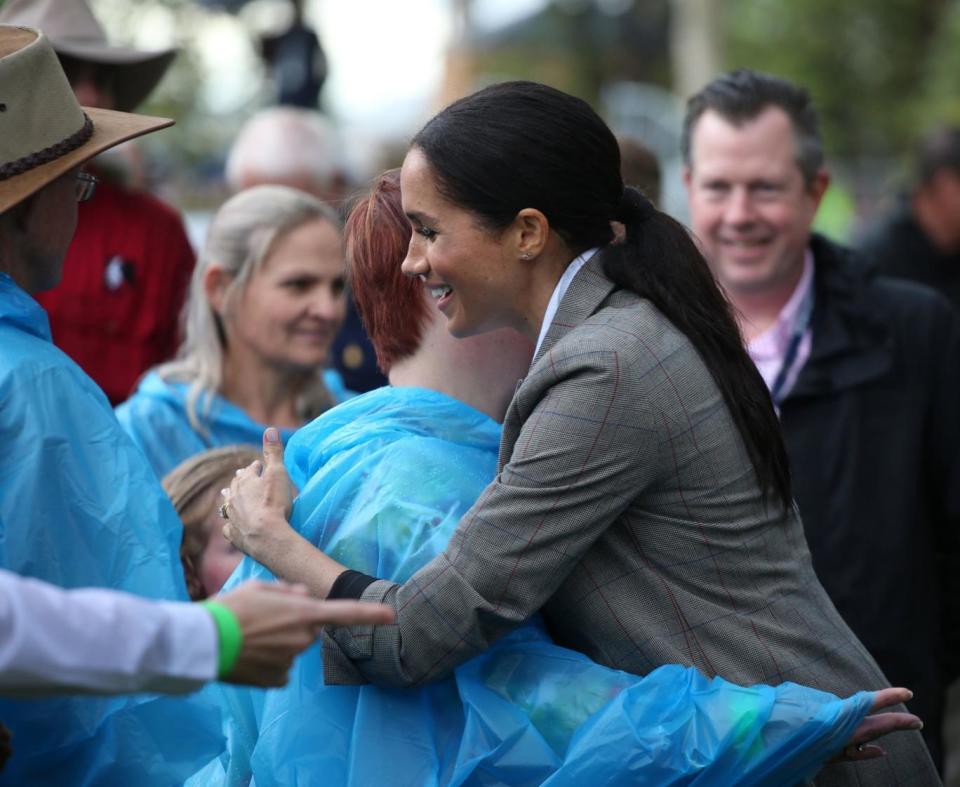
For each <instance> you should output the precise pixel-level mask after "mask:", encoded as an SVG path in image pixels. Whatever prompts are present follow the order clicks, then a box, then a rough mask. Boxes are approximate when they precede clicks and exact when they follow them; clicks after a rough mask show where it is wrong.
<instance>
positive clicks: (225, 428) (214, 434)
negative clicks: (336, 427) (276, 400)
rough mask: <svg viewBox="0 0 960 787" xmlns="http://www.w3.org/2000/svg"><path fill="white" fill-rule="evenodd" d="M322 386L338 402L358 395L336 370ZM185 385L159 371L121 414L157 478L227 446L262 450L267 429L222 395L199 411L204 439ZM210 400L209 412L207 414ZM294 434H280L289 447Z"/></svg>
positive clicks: (145, 381) (119, 410) (288, 431)
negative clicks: (190, 409) (193, 421)
mask: <svg viewBox="0 0 960 787" xmlns="http://www.w3.org/2000/svg"><path fill="white" fill-rule="evenodd" d="M323 381H324V383H325V384H326V386H327V389H328V390H329V391H330V395H331V396H332V397H333V401H334V402H337V403H339V402H343V401H346V400H347V399H349V398H351V397H353V396H356V394H355V393H354V392H353V391H350V390H348V389H347V388H346V386H345V385H344V384H343V378H342V377H341V376H340V373H339V372H337V371H336V370H335V369H327V370H326V371H324V373H323ZM189 388H190V386H189V385H188V384H186V383H173V382H167V381H165V380H163V379H162V378H161V377H160V375H158V374H156V373H155V372H150V373H149V374H147V375H146V376H145V377H144V378H143V380H141V381H140V385H139V386H138V387H137V390H136V391H135V392H134V394H133V396H131V397H130V398H129V399H128V400H127V401H126V402H124V403H123V404H121V405H119V406H118V407H117V409H116V413H117V420H119V421H120V425H121V426H122V427H123V428H124V431H126V433H127V434H128V435H130V438H131V439H132V440H133V442H134V443H136V444H137V446H138V447H139V448H140V450H141V451H143V454H144V456H146V457H147V460H148V461H149V462H150V466H151V467H152V468H153V472H154V473H156V474H157V478H163V477H164V476H165V475H166V474H167V473H169V472H170V471H171V470H173V468H175V467H176V466H177V465H178V464H180V463H181V462H182V461H183V460H184V459H188V458H189V457H191V456H194V455H196V454H199V453H201V452H203V451H207V450H209V449H211V448H219V447H220V446H226V445H253V446H256V447H257V448H259V447H260V445H261V443H262V441H263V430H264V429H266V428H267V427H266V425H264V424H260V423H257V422H256V421H254V420H253V419H252V418H250V416H248V415H247V414H246V413H245V412H244V411H243V410H242V409H240V408H239V407H237V406H236V405H235V404H233V403H231V402H229V401H227V400H226V399H224V398H223V397H222V396H212V397H205V398H204V399H203V400H202V403H201V405H200V407H199V409H200V411H201V413H206V414H205V415H204V417H203V418H202V423H203V425H204V427H205V429H206V433H205V434H201V433H200V432H198V431H197V430H196V429H194V428H193V426H192V425H191V424H190V418H189V417H188V415H187V391H188V390H189ZM208 401H209V403H210V410H209V413H207V411H206V410H205V408H206V404H207V402H208ZM293 432H294V430H293V429H282V430H280V439H281V440H283V442H284V443H286V442H287V440H288V439H289V438H290V435H292V434H293Z"/></svg>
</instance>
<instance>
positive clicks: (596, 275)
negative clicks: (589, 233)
mask: <svg viewBox="0 0 960 787" xmlns="http://www.w3.org/2000/svg"><path fill="white" fill-rule="evenodd" d="M615 287H616V285H615V284H614V283H613V282H612V281H610V279H608V278H607V277H606V275H604V272H603V251H602V250H601V251H599V252H597V253H596V254H594V255H593V257H591V258H590V260H588V261H587V264H586V265H584V266H583V267H582V268H581V269H580V271H579V272H578V273H577V275H576V276H574V277H573V281H572V282H570V287H569V288H568V289H567V291H566V293H565V294H564V296H563V299H562V300H561V301H560V306H559V308H558V309H557V313H556V314H555V315H554V317H553V322H551V323H550V328H549V329H548V330H547V335H546V336H544V337H543V344H541V345H540V349H539V350H538V351H537V354H536V356H535V357H534V359H533V363H531V364H530V368H531V369H533V367H534V366H536V365H537V362H538V361H539V360H540V359H541V358H543V357H544V355H546V354H547V353H548V352H550V350H551V348H552V347H553V346H554V345H555V344H556V343H557V342H558V341H560V340H561V339H562V338H563V337H564V336H566V335H567V334H568V333H569V332H570V331H571V330H573V329H574V328H576V327H577V326H578V325H579V324H580V323H582V322H583V321H584V320H586V319H587V317H589V316H590V315H591V314H593V313H594V312H595V311H596V310H597V308H598V307H599V306H600V304H601V303H603V301H604V300H605V299H606V297H607V296H608V295H609V294H610V293H611V292H612V291H613V289H614V288H615Z"/></svg>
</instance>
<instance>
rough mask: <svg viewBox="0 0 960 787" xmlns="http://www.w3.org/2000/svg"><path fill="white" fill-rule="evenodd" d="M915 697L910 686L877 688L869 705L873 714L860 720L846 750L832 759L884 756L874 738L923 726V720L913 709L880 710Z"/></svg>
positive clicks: (855, 759)
mask: <svg viewBox="0 0 960 787" xmlns="http://www.w3.org/2000/svg"><path fill="white" fill-rule="evenodd" d="M912 698H913V692H911V691H909V690H907V689H900V688H895V689H882V690H881V691H875V692H874V693H873V707H871V709H870V713H871V715H870V716H867V717H866V718H865V719H864V720H863V721H862V722H860V726H858V727H857V728H856V729H855V730H854V731H853V735H851V736H850V740H848V741H847V745H846V746H845V747H844V749H843V751H842V752H841V753H840V754H838V755H837V756H836V757H834V758H833V759H832V760H829V762H830V763H835V762H856V761H858V760H872V759H874V758H876V757H883V756H884V755H885V754H886V752H885V751H884V750H883V748H882V747H880V746H878V745H876V744H874V743H871V741H875V740H876V739H877V738H879V737H881V736H883V735H889V734H890V733H892V732H904V731H906V730H919V729H921V728H922V727H923V722H921V721H920V718H919V717H918V716H914V715H913V714H912V713H904V712H900V711H891V712H887V713H878V711H882V710H883V709H884V708H890V707H892V706H894V705H900V704H902V703H904V702H907V701H909V700H911V699H912ZM873 714H876V715H873Z"/></svg>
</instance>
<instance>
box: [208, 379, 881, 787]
mask: <svg viewBox="0 0 960 787" xmlns="http://www.w3.org/2000/svg"><path fill="white" fill-rule="evenodd" d="M499 436H500V431H499V427H498V426H497V424H495V423H494V422H493V421H491V420H490V419H489V418H487V417H486V416H484V415H482V414H480V413H478V412H476V411H475V410H472V409H471V408H469V407H467V406H465V405H463V404H461V403H460V402H457V401H455V400H453V399H450V398H448V397H446V396H443V395H441V394H439V393H435V392H433V391H427V390H422V389H410V388H406V389H404V388H400V389H387V388H385V389H380V390H377V391H373V392H371V393H369V394H365V395H363V396H361V397H359V398H357V399H353V400H352V401H350V402H348V403H346V404H343V405H340V406H339V407H336V408H334V409H333V410H331V411H329V412H327V413H325V414H324V415H323V416H321V417H320V418H318V419H317V420H316V421H314V422H313V423H311V424H309V425H308V426H306V427H304V428H303V429H301V430H300V431H299V432H297V433H296V435H294V437H293V438H292V439H291V441H290V443H289V446H288V448H287V454H286V457H287V466H288V469H289V471H290V474H291V477H292V479H293V481H294V483H296V484H297V485H298V486H299V487H300V488H301V489H302V492H301V494H300V496H299V498H298V499H297V500H296V502H295V504H294V508H293V512H292V516H291V521H292V524H293V526H294V527H295V528H296V529H297V530H298V531H299V532H300V533H302V534H303V535H304V536H305V537H306V538H307V539H309V540H310V541H311V542H313V543H314V544H317V545H319V546H320V547H321V548H323V549H324V550H325V551H326V552H327V553H328V554H330V555H331V556H332V557H334V558H335V559H337V560H339V561H341V562H343V563H344V564H346V565H348V566H350V567H352V568H354V569H357V570H360V571H364V572H366V573H369V574H373V575H376V576H380V577H389V578H390V579H393V580H395V581H399V582H402V581H403V580H405V579H407V578H408V577H409V576H411V575H412V574H413V573H414V572H415V571H416V570H417V569H418V568H420V567H421V566H422V565H423V564H424V563H425V562H426V561H428V560H430V559H431V558H432V557H434V556H435V555H436V554H437V553H438V552H439V551H441V550H442V549H443V548H444V546H445V545H446V543H447V541H448V539H449V538H450V535H451V533H452V532H453V530H454V528H455V527H456V524H457V521H458V520H459V518H460V516H461V515H462V514H463V513H464V512H465V511H466V510H467V508H469V506H470V505H471V503H472V502H473V501H474V500H475V499H476V497H477V496H478V495H479V493H480V491H481V490H482V489H483V487H484V486H485V485H486V483H487V481H488V480H489V479H490V478H492V477H493V475H494V472H495V470H496V455H497V446H498V442H499ZM249 578H260V579H269V578H270V574H269V572H268V571H267V570H266V569H264V568H263V567H262V566H260V565H258V564H257V563H255V562H254V561H252V560H251V559H250V558H245V559H244V561H243V562H242V563H241V564H240V566H238V568H237V570H236V572H235V573H234V575H233V576H232V577H231V579H230V581H229V582H228V587H229V586H231V585H234V584H236V583H238V582H240V581H244V580H246V579H249ZM210 690H211V691H212V692H215V693H217V694H219V695H220V698H221V702H222V703H223V704H224V706H225V707H226V708H227V709H229V713H230V719H229V729H228V735H229V737H230V741H231V743H230V755H229V756H225V757H223V758H222V759H221V760H219V761H217V762H215V763H212V764H211V765H210V766H209V767H208V768H207V769H206V770H205V771H204V772H203V773H202V775H201V776H199V777H198V778H197V780H196V782H194V783H196V784H231V785H235V784H246V783H247V779H248V778H249V776H250V774H251V773H252V775H253V777H254V783H255V784H256V786H257V787H274V786H279V785H288V786H293V785H298V786H300V787H305V786H306V785H314V784H322V785H324V786H325V787H336V786H338V785H351V786H352V787H357V786H359V785H401V784H402V785H418V786H419V785H539V784H547V785H553V787H559V786H560V785H571V787H572V786H573V785H584V784H604V785H621V784H622V785H638V784H649V785H657V786H658V787H661V786H662V785H673V784H696V785H717V786H718V787H719V786H720V785H723V787H728V786H729V785H733V784H764V785H787V784H791V783H794V782H797V781H800V780H802V779H803V778H805V777H807V776H809V775H811V774H812V773H814V772H815V771H816V770H818V768H819V765H820V763H822V762H823V761H824V760H825V759H826V758H827V757H828V756H829V754H831V753H832V752H834V751H836V750H838V749H839V748H840V747H841V746H842V745H843V743H844V741H845V740H846V739H847V738H848V736H849V734H850V733H851V731H852V730H853V729H854V728H855V727H856V725H857V724H858V723H859V722H860V721H861V720H862V718H863V716H864V715H865V714H866V712H867V709H868V706H869V704H870V700H871V696H870V695H868V694H863V693H861V694H858V695H857V696H855V697H853V698H851V699H849V700H845V701H841V700H838V699H837V698H835V697H833V696H832V695H829V694H825V693H823V692H820V691H815V690H811V689H806V688H804V687H801V686H796V685H793V684H783V685H782V686H778V687H776V688H772V687H769V686H755V687H752V688H742V687H739V686H735V685H733V684H730V683H727V682H725V681H723V680H720V679H714V680H708V679H707V678H705V677H703V676H702V675H701V674H700V673H698V672H697V671H696V670H693V669H686V668H682V667H679V666H668V667H662V668H660V669H658V670H656V671H655V672H653V673H651V674H650V675H648V676H647V677H646V678H639V677H637V676H634V675H629V674H627V673H624V672H619V671H616V670H612V669H608V668H606V667H602V666H600V665H598V664H595V663H594V662H592V661H590V660H589V659H588V658H587V657H585V656H584V655H582V654H580V653H577V652H574V651H571V650H567V649H565V648H561V647H558V646H557V645H555V644H553V643H552V642H551V641H550V640H549V638H548V637H547V636H546V634H545V633H544V631H543V629H542V627H541V626H540V625H539V624H538V623H537V622H531V623H528V624H527V625H525V626H522V627H521V628H520V629H518V630H516V631H515V632H513V633H512V634H511V635H510V636H508V637H506V638H504V639H503V640H501V641H500V642H498V643H497V644H496V645H495V646H494V647H492V648H490V649H489V650H488V651H486V652H485V653H483V654H481V655H480V656H478V657H476V658H474V659H473V660H471V661H469V662H468V663H466V664H464V665H463V666H461V667H460V668H459V669H458V670H457V671H456V673H455V676H454V677H452V678H449V679H447V680H443V681H440V682H437V683H434V684H431V685H429V686H425V687H423V688H417V689H384V688H379V687H375V686H330V687H326V686H324V685H323V670H322V662H321V654H320V650H319V646H315V647H314V648H312V649H311V650H310V651H308V652H307V653H306V654H305V655H304V656H303V657H301V658H300V659H299V660H298V662H297V663H296V665H295V667H294V670H293V671H292V673H291V679H290V684H289V686H288V687H286V688H285V689H281V690H276V691H269V692H259V691H250V690H244V689H233V688H230V687H219V686H218V687H210Z"/></svg>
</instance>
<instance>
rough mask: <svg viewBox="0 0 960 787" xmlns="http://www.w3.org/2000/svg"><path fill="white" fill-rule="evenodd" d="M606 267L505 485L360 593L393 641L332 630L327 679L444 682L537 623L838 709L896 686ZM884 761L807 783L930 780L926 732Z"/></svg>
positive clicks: (682, 342)
mask: <svg viewBox="0 0 960 787" xmlns="http://www.w3.org/2000/svg"><path fill="white" fill-rule="evenodd" d="M601 257H602V255H596V256H595V257H594V258H593V260H591V261H590V262H589V263H587V265H586V266H584V268H583V269H582V270H581V271H580V272H579V273H578V274H577V276H576V277H575V279H574V280H573V282H572V284H571V286H570V289H569V290H568V291H567V293H566V296H565V297H564V298H563V300H562V302H561V304H560V308H559V310H558V312H557V315H556V317H555V319H554V321H553V323H552V325H551V327H550V329H549V332H548V333H547V336H546V338H545V340H544V342H543V345H542V347H541V349H540V351H539V353H538V356H537V357H536V358H535V359H534V362H533V365H532V366H531V369H530V373H529V375H528V376H527V377H526V379H524V380H522V381H521V382H520V384H519V385H518V387H517V391H516V394H515V396H514V398H513V401H512V403H511V405H510V408H509V410H508V412H507V416H506V419H505V422H504V431H503V440H502V444H501V449H500V472H499V474H498V476H497V478H496V479H495V480H494V481H493V483H491V484H490V486H489V487H487V489H486V490H485V491H484V493H483V494H482V495H481V497H480V499H479V500H478V501H477V502H476V504H475V505H474V506H473V507H472V508H471V509H470V510H469V511H468V512H467V513H466V514H465V515H464V516H463V518H462V519H461V521H460V524H459V526H458V528H457V530H456V532H455V533H454V536H453V538H452V539H451V541H450V544H449V546H448V547H447V549H446V551H445V552H444V553H443V554H442V555H440V556H438V557H437V558H436V559H435V560H433V561H432V562H431V563H430V564H428V565H427V566H425V567H424V568H423V569H422V570H420V571H419V572H418V573H417V574H416V575H415V576H414V577H412V578H411V579H410V580H409V581H408V582H406V583H405V584H403V585H396V584H393V583H390V582H386V581H382V580H380V581H377V582H374V583H373V584H371V585H370V586H369V587H368V588H367V589H366V591H365V592H364V594H363V599H364V600H369V601H383V602H386V603H389V604H392V605H393V606H394V607H395V608H396V611H397V624H396V625H391V626H378V627H370V626H358V627H353V628H342V629H332V630H328V631H327V632H325V634H324V669H325V681H326V682H327V683H360V682H367V681H369V682H372V683H377V684H381V685H387V686H410V685H418V684H422V683H425V682H429V681H432V680H435V679H438V678H441V677H443V676H445V675H447V674H449V673H450V671H451V670H453V669H454V668H455V667H456V666H457V665H458V664H460V663H462V662H464V661H466V660H467V659H469V658H470V657H471V656H473V655H475V654H477V653H479V652H480V651H482V650H484V649H485V648H486V647H488V646H489V645H490V644H491V643H492V642H494V641H495V640H496V639H497V638H499V637H500V636H502V635H503V634H505V633H506V632H508V631H509V630H510V629H511V628H512V627H514V626H516V625H518V624H519V623H521V622H522V621H524V620H526V619H527V618H528V617H529V616H530V615H532V614H533V613H534V612H536V611H537V610H540V609H541V608H542V611H543V615H544V617H545V619H546V621H547V623H548V625H549V627H550V630H551V633H552V634H553V635H554V637H555V638H556V640H557V642H558V643H560V644H562V645H566V646H568V647H571V648H575V649H577V650H580V651H582V652H584V653H586V654H587V655H588V656H590V657H591V658H593V659H595V660H596V661H598V662H600V663H601V664H605V665H608V666H610V667H615V668H619V669H623V670H627V671H629V672H634V673H638V674H645V673H647V672H649V671H651V670H653V669H655V668H656V667H658V666H660V665H661V664H670V663H679V664H684V665H692V666H694V667H697V668H699V669H700V670H701V671H702V672H704V673H706V674H707V675H711V676H712V675H720V676H722V677H724V678H726V679H727V680H731V681H735V682H737V683H741V684H752V683H760V682H762V683H770V684H776V683H781V682H783V681H794V682H797V683H803V684H806V685H808V686H814V687H817V688H820V689H824V690H826V691H830V692H833V693H835V694H838V695H842V696H846V695H849V694H852V693H854V692H855V691H857V690H859V689H875V688H881V687H883V686H886V685H888V684H887V682H886V680H885V678H884V677H883V674H882V673H881V672H880V669H879V668H878V667H877V665H876V663H875V662H874V661H873V659H872V658H871V657H870V655H869V654H868V653H867V652H866V650H864V648H863V646H862V645H861V644H860V642H859V641H858V640H857V639H856V637H855V636H854V634H853V633H852V632H851V631H850V629H849V628H848V627H847V625H846V623H844V622H843V620H842V619H841V617H840V615H839V614H838V613H837V611H836V610H835V609H834V607H833V604H832V603H831V602H830V600H829V599H828V598H827V595H826V593H825V592H824V590H823V588H822V587H821V585H820V583H819V581H818V580H817V577H816V575H815V574H814V571H813V567H812V565H811V562H810V554H809V552H808V550H807V544H806V540H805V539H804V534H803V527H802V524H801V522H800V520H799V517H798V515H797V513H796V511H795V510H792V511H789V512H786V513H784V512H783V511H781V510H780V509H779V508H778V507H777V506H775V505H773V504H771V505H770V506H767V505H766V504H765V503H764V501H763V498H762V495H761V492H760V490H759V488H758V484H757V481H756V476H755V474H754V473H753V469H752V466H751V464H750V461H749V459H748V457H747V455H746V450H745V448H744V446H743V444H742V442H741V440H740V437H739V433H738V431H737V429H736V427H735V426H734V424H733V422H732V420H731V418H730V415H729V413H728V411H727V409H726V407H725V405H724V403H723V399H722V396H721V394H720V392H719V390H718V389H717V387H716V385H715V384H714V382H713V379H712V377H711V375H710V373H709V372H708V371H707V369H706V367H705V366H704V364H703V363H702V361H701V360H700V358H699V356H698V355H697V353H696V352H695V351H694V350H693V348H692V346H691V345H690V342H689V341H688V340H687V338H686V337H685V336H684V335H683V334H681V333H680V332H679V331H677V330H676V328H674V327H673V325H672V324H671V323H670V322H668V321H667V320H666V319H665V318H664V317H663V316H662V315H661V314H660V313H659V312H658V311H657V310H656V309H655V308H654V307H653V306H652V305H651V304H650V303H649V302H647V301H645V300H643V299H641V298H639V297H638V296H636V295H635V294H633V293H631V292H626V291H623V290H619V289H616V288H615V286H614V285H613V283H612V282H610V280H609V279H607V278H606V277H605V276H604V275H603V272H602V266H601V262H602V260H601ZM878 570H881V569H879V568H878ZM888 750H889V751H890V756H888V757H886V758H884V759H883V760H881V761H878V762H875V763H870V764H862V765H858V766H856V767H854V766H847V765H844V766H838V767H831V768H828V769H827V771H826V772H825V775H824V776H821V777H820V781H819V782H818V783H822V784H870V785H879V784H917V785H920V784H923V785H926V784H938V783H939V780H938V779H937V777H936V773H935V770H934V768H933V765H932V763H931V761H930V758H929V756H928V755H927V753H926V748H925V746H924V744H923V742H922V740H921V738H920V736H919V734H917V733H909V734H904V733H901V734H899V735H897V736H895V738H894V739H892V740H891V741H890V742H889V747H888ZM854 771H857V772H856V773H855V772H854Z"/></svg>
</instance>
